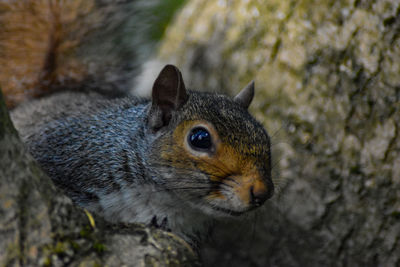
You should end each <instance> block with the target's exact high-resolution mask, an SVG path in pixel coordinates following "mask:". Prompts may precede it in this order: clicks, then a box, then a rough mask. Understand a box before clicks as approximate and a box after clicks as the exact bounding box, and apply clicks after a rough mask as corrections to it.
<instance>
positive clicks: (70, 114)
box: [0, 0, 274, 241]
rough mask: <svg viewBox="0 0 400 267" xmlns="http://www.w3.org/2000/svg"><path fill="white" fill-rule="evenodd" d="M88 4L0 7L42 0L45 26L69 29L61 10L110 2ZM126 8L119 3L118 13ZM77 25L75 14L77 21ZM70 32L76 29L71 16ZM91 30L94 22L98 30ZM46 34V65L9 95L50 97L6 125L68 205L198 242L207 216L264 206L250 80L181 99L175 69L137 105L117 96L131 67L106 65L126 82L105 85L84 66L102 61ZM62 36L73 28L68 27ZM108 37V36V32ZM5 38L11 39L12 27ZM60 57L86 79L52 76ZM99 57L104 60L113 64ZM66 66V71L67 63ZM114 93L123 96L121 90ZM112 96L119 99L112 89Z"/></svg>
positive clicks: (266, 144) (262, 160)
mask: <svg viewBox="0 0 400 267" xmlns="http://www.w3.org/2000/svg"><path fill="white" fill-rule="evenodd" d="M89 2H90V3H91V4H84V3H85V2H84V1H81V0H76V1H71V2H68V1H67V2H65V1H56V0H54V1H42V0H39V1H37V2H34V1H29V0H28V1H24V2H23V3H22V2H21V3H17V2H15V3H14V2H13V3H11V2H10V3H7V2H6V3H3V5H15V8H16V9H17V10H20V9H22V10H24V11H26V10H30V8H33V9H35V10H36V9H37V10H40V11H42V9H41V8H42V6H41V5H45V3H50V9H49V10H50V11H51V12H50V14H53V16H52V17H53V20H51V23H53V24H52V25H53V26H54V25H55V26H57V25H58V26H59V25H63V26H66V24H68V23H62V20H61V18H62V14H65V13H62V12H60V10H63V8H64V9H65V6H63V5H67V6H68V5H71V3H76V6H74V8H75V9H78V10H83V11H84V10H89V11H90V10H91V9H96V6H97V5H99V6H102V9H100V10H103V8H104V6H105V7H109V6H110V5H112V3H111V2H110V3H109V2H107V1H105V2H104V3H103V4H100V3H101V2H102V1H89ZM89 2H87V3H89ZM129 3H130V1H123V4H120V5H121V6H124V5H125V4H126V5H128V4H129ZM30 5H32V6H33V7H30ZM36 5H37V6H36ZM81 5H85V6H86V5H88V6H86V7H87V9H79V7H80V6H81ZM1 7H2V6H1V5H0V8H1ZM46 7H47V6H46ZM105 10H108V11H107V12H105V11H104V12H103V11H102V12H100V13H99V14H106V15H104V16H100V17H99V16H98V15H96V14H98V13H95V14H94V15H93V14H92V15H91V16H89V19H86V20H84V22H85V23H89V22H90V21H91V20H94V21H97V22H98V21H99V18H100V21H103V20H102V18H109V17H110V16H109V14H114V15H115V14H117V13H118V12H114V11H113V10H115V9H111V10H112V12H111V11H109V9H108V8H106V9H105ZM89 11H88V14H89V13H90V12H89ZM37 12H38V11H37ZM37 12H36V13H35V12H33V13H32V14H37ZM110 12H111V13H110ZM28 13H29V12H28ZM2 14H3V15H2V16H0V22H3V23H5V25H6V26H7V27H12V26H10V25H9V24H8V23H7V21H6V20H4V18H7V17H10V16H11V18H12V17H13V16H12V14H11V15H10V14H9V11H6V12H3V13H2ZM4 14H5V15H4ZM29 14H30V15H32V14H31V13H29ZM85 14H86V13H85ZM124 14H125V13H124ZM67 17H68V16H67ZM70 17H71V16H70ZM70 17H69V18H70ZM72 17H73V16H72ZM83 17H84V16H77V19H78V18H79V19H81V20H82V18H83ZM111 17H118V16H111ZM120 19H121V18H118V19H117V20H120ZM54 20H55V22H54ZM60 21H61V22H60ZM104 21H107V20H106V19H105V20H104ZM104 21H103V22H104ZM69 24H71V25H76V24H75V23H74V20H72V21H71V22H69ZM116 24H118V23H116ZM84 25H86V24H84ZM99 25H101V23H100V24H99ZM99 25H97V24H96V27H95V29H98V28H99V27H100V26H99ZM118 25H120V24H118ZM45 28H46V29H47V30H48V29H53V30H51V31H50V32H49V36H50V38H49V39H48V42H49V46H48V48H47V49H45V50H44V52H43V53H44V55H42V57H41V58H43V59H44V65H43V66H50V67H49V68H48V67H46V68H42V69H41V68H39V70H37V72H35V75H34V76H35V77H36V78H35V80H34V81H33V82H32V83H17V84H18V88H17V89H18V90H17V91H20V90H23V88H24V87H26V89H27V90H33V91H34V92H38V91H37V90H39V92H42V91H43V90H44V91H46V92H47V93H46V94H42V93H37V94H33V93H32V94H31V93H30V95H31V96H40V98H39V99H34V100H30V101H26V102H24V103H23V104H20V105H18V106H17V107H16V108H14V109H13V110H12V112H11V117H12V120H13V122H14V124H15V126H16V128H17V130H18V132H19V134H20V136H21V138H22V139H23V141H24V142H25V143H26V145H27V147H28V149H29V151H30V152H31V154H32V155H33V157H34V158H35V159H36V160H37V161H38V162H39V164H40V165H41V167H42V168H43V170H45V172H46V173H47V174H48V175H49V176H50V177H51V178H52V180H53V181H54V183H55V184H56V186H57V187H58V188H60V189H61V190H63V191H64V192H65V194H66V195H67V196H69V197H70V198H71V199H72V200H73V201H74V202H75V203H76V204H78V205H80V206H81V207H84V208H86V209H88V210H89V211H92V212H94V213H97V214H100V215H102V216H103V217H104V218H105V219H106V220H108V221H111V222H141V223H145V224H156V225H158V226H162V227H164V228H166V229H170V230H172V231H173V232H175V233H178V234H180V235H181V236H182V237H184V238H185V239H186V240H189V241H193V240H198V239H199V238H201V236H202V235H204V233H205V232H206V231H207V229H208V226H209V225H210V224H211V223H212V222H213V220H214V219H215V218H229V217H231V216H238V215H241V214H243V213H246V212H248V211H250V210H253V209H255V208H257V207H259V206H261V205H262V204H263V203H264V202H265V201H266V200H267V199H268V198H270V197H271V196H272V194H273V190H274V187H273V183H272V181H271V154H270V140H269V136H268V134H267V132H266V131H265V129H264V128H263V126H262V125H261V124H260V123H259V122H257V121H256V120H255V119H254V118H253V117H252V116H251V115H250V114H249V112H248V111H247V108H248V106H249V105H250V103H251V101H252V99H253V96H254V83H250V84H248V85H247V86H246V87H245V88H243V89H242V91H241V92H240V93H239V94H238V95H237V96H235V97H234V98H230V97H228V96H225V95H220V94H216V93H205V92H197V91H188V90H186V87H185V84H184V81H183V78H182V74H181V72H180V71H179V69H178V68H176V67H175V66H173V65H167V66H165V67H164V68H163V69H162V70H161V72H160V74H159V75H158V77H157V79H156V80H155V81H154V85H153V88H152V96H151V99H144V98H136V97H133V96H130V95H129V94H128V93H127V92H126V88H125V87H126V74H127V73H129V72H130V71H131V66H132V65H129V64H128V65H129V66H128V65H126V66H125V67H124V66H122V69H121V70H120V69H119V68H116V67H115V64H114V65H112V68H111V70H110V74H111V76H112V77H114V76H115V75H117V74H118V73H119V72H122V73H123V74H122V77H123V78H122V80H120V79H118V78H115V77H114V78H112V79H111V80H110V79H107V78H105V77H107V67H106V65H104V66H103V65H101V66H97V67H94V68H91V67H90V66H91V65H93V64H95V65H96V64H97V65H99V64H98V62H101V57H102V55H98V58H96V60H82V58H80V57H79V56H78V60H77V61H75V60H74V57H76V56H77V55H78V54H79V53H71V52H68V53H67V52H65V51H64V50H63V49H61V48H62V47H64V46H62V45H61V44H63V40H64V39H63V35H62V34H61V35H60V34H55V32H54V28H52V27H45ZM55 29H56V32H57V31H58V30H59V29H58V28H57V27H55ZM81 31H82V32H83V33H86V31H85V30H84V29H83V30H82V29H79V31H78V33H79V34H77V36H81V35H82V34H81ZM61 32H63V33H65V32H69V29H64V30H63V31H61ZM94 32H96V31H94ZM106 32H107V34H111V32H112V30H107V31H106ZM122 32H123V31H122ZM3 34H4V33H3ZM8 34H12V30H10V31H9V33H8ZM89 35H90V34H89ZM95 35H96V34H95ZM17 36H18V35H17ZM24 36H25V35H24ZM67 36H68V37H71V36H74V35H73V34H71V33H70V34H68V35H67ZM107 36H108V35H107ZM1 37H3V40H6V41H0V46H4V47H8V49H9V51H11V50H10V49H11V48H12V45H11V43H12V42H11V41H10V42H8V41H7V40H8V39H7V38H8V37H7V36H1ZM55 37H57V38H58V39H57V38H56V39H57V40H58V41H57V42H56V44H57V45H56V46H54V45H53V44H52V42H53V41H54V38H55ZM71 38H72V37H71ZM85 38H89V37H85ZM85 38H84V39H85ZM109 39H110V40H113V38H111V37H110V38H109ZM107 40H108V39H107ZM36 41H37V40H36ZM68 43H71V44H74V45H75V46H74V47H75V48H76V47H78V48H79V49H78V48H76V49H74V51H81V50H82V49H83V48H84V47H86V43H85V42H83V43H82V44H80V43H79V42H78V43H77V42H73V41H71V40H69V42H68ZM92 45H94V43H93V42H91V43H90V47H91V49H89V50H85V49H83V51H90V52H91V53H95V51H96V49H95V46H94V48H93V47H92ZM103 46H104V44H103ZM105 46H106V47H107V45H105ZM68 47H69V46H65V47H64V48H68ZM82 47H83V48H82ZM24 49H27V47H25V48H24ZM24 49H23V50H24ZM125 49H126V47H125V48H124V49H123V50H124V51H125ZM24 51H25V50H24ZM100 51H103V50H102V49H101V50H100ZM25 52H26V51H25ZM64 52H65V53H64ZM10 53H11V54H12V52H10ZM57 53H61V56H65V57H66V58H68V60H67V61H66V62H82V63H84V64H79V66H84V70H85V71H78V72H79V73H83V74H85V75H83V76H76V75H72V76H71V75H70V74H71V73H72V74H73V73H74V72H71V71H66V72H59V70H62V69H63V65H62V62H63V61H58V60H57V58H60V57H59V56H60V55H58V57H57ZM91 53H89V55H92V54H91ZM54 54H55V55H54ZM117 54H118V53H117ZM7 55H8V54H7V53H5V54H4V55H0V60H2V61H7V62H8V63H7V64H11V65H12V64H14V63H15V64H19V63H18V62H17V61H12V60H10V57H8V56H7ZM51 56H53V57H51ZM49 57H50V58H49ZM89 58H92V59H93V56H89ZM118 58H119V59H122V58H123V57H121V55H120V56H118ZM79 59H80V60H79ZM106 59H107V62H112V56H110V55H108V56H106ZM49 60H50V61H49ZM21 62H22V63H23V64H22V63H21V64H22V65H23V66H24V67H23V68H22V69H30V67H29V66H25V65H24V64H27V65H29V62H24V61H23V60H22V61H21ZM118 62H119V61H118V60H117V62H116V63H118ZM50 63H52V64H50ZM56 63H57V64H56ZM68 64H69V63H68ZM68 64H67V66H65V67H69V65H68ZM11 65H6V66H5V68H8V72H7V71H6V72H4V73H10V71H11V70H12V69H13V68H16V69H18V66H14V65H12V66H11ZM10 66H11V67H10ZM35 66H36V65H35ZM74 66H75V65H74ZM90 69H92V71H89V70H90ZM93 69H94V70H95V71H93ZM36 74H38V75H36ZM64 74H68V75H67V76H64ZM22 76H23V75H22ZM9 77H11V76H7V75H2V76H0V81H1V82H2V83H3V84H4V85H3V86H5V89H4V90H5V93H6V96H7V95H8V96H10V95H11V96H12V95H13V93H8V92H14V93H15V90H16V89H15V88H14V87H15V86H13V85H12V84H13V83H12V80H18V77H13V78H12V79H11V78H10V79H8V78H9ZM66 77H67V78H66ZM97 77H98V79H97ZM4 81H5V82H4ZM114 85H115V86H114ZM21 88H22V89H21ZM124 88H125V89H124ZM114 89H115V90H114ZM121 90H122V91H123V90H125V93H124V94H120V93H118V92H121ZM115 91H116V92H117V93H112V92H115ZM110 92H111V93H110ZM14 96H15V94H14ZM9 99H13V98H12V97H11V98H9Z"/></svg>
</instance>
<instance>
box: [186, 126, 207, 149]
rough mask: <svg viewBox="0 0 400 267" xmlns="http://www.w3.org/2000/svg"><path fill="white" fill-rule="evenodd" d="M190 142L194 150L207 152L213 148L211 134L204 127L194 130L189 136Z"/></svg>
mask: <svg viewBox="0 0 400 267" xmlns="http://www.w3.org/2000/svg"><path fill="white" fill-rule="evenodd" d="M188 139H189V140H188V141H189V144H190V146H191V147H192V148H193V149H197V150H206V149H209V148H211V146H212V142H211V134H210V133H209V132H208V131H207V130H206V129H205V128H203V127H196V128H194V129H193V130H192V131H191V133H190V134H189V136H188Z"/></svg>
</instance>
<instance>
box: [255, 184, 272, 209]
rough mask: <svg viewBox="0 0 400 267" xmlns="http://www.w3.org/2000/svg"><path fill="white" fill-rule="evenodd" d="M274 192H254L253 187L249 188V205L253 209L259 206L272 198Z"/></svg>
mask: <svg viewBox="0 0 400 267" xmlns="http://www.w3.org/2000/svg"><path fill="white" fill-rule="evenodd" d="M273 192H274V190H273V189H269V190H258V191H257V190H254V186H251V187H250V203H251V205H253V206H255V207H259V206H261V205H262V204H263V203H264V202H265V201H266V200H267V199H269V198H270V197H272V194H273Z"/></svg>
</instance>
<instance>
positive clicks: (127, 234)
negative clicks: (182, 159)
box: [0, 91, 198, 266]
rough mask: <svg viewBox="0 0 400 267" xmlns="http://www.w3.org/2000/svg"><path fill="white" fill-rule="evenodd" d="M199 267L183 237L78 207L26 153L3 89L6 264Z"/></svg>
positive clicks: (0, 178) (0, 225) (1, 200)
mask: <svg viewBox="0 0 400 267" xmlns="http://www.w3.org/2000/svg"><path fill="white" fill-rule="evenodd" d="M67 265H68V266H104V265H107V266H196V265H198V261H197V258H196V255H195V254H194V252H193V251H192V250H191V248H190V247H189V246H188V244H186V243H185V242H184V241H182V240H181V239H180V238H178V237H176V236H174V235H173V234H171V233H168V232H163V231H161V230H159V229H155V228H149V227H145V226H143V225H136V224H133V225H109V224H107V223H106V222H104V221H103V220H102V219H101V218H96V217H93V216H92V215H91V214H89V213H86V212H85V211H83V210H81V209H79V208H77V207H76V206H74V205H73V204H72V203H71V201H70V199H68V198H67V197H65V196H64V195H63V194H61V193H60V192H58V191H57V189H56V188H55V187H54V186H53V184H52V182H51V180H50V178H49V177H48V176H47V175H45V174H44V173H43V172H42V171H41V169H40V168H39V167H38V165H37V164H36V162H35V161H34V160H33V158H32V157H31V156H30V155H29V154H28V153H27V152H26V149H25V147H24V146H23V144H22V143H21V141H20V139H19V138H18V135H17V132H16V131H15V129H14V127H13V125H12V123H11V121H10V119H9V116H8V111H7V109H6V107H5V104H4V101H3V96H2V94H1V91H0V266H67Z"/></svg>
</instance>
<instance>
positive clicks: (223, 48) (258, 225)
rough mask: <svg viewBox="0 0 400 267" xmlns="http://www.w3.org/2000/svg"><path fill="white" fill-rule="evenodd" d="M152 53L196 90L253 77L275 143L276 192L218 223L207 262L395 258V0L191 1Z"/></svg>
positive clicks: (337, 262)
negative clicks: (245, 214) (256, 209)
mask: <svg viewBox="0 0 400 267" xmlns="http://www.w3.org/2000/svg"><path fill="white" fill-rule="evenodd" d="M159 58H160V59H161V60H163V61H167V62H173V63H175V64H177V65H178V66H179V67H180V68H181V69H182V70H183V75H184V77H186V81H185V82H186V83H187V84H188V85H189V86H188V87H189V88H190V87H191V88H193V89H202V88H208V89H210V90H221V91H224V92H228V93H231V94H232V95H233V94H234V93H235V92H238V91H239V89H240V88H242V87H243V86H244V85H245V84H247V83H248V82H249V81H250V80H252V79H255V83H256V98H255V102H254V103H253V104H252V113H253V114H254V115H255V116H256V117H257V118H258V119H259V120H260V121H262V122H263V123H264V125H265V126H266V128H267V129H268V130H269V132H270V135H271V139H272V143H273V144H274V145H273V149H274V150H273V158H274V160H275V164H274V165H273V168H274V169H275V183H276V185H277V187H278V189H279V190H278V192H277V194H276V196H275V199H274V200H272V201H270V202H269V203H268V204H267V205H265V207H264V210H263V211H262V212H260V213H257V214H253V215H251V216H249V218H247V219H246V220H244V222H242V223H239V224H238V223H237V222H235V223H230V224H228V225H227V224H226V223H220V224H219V225H217V227H216V229H215V231H214V234H215V236H214V239H215V241H213V242H210V243H209V244H208V245H207V246H205V247H204V249H203V257H204V259H205V260H206V265H209V266H211V265H214V266H399V265H400V153H399V152H400V138H399V127H400V112H399V107H400V2H399V1H388V0H375V1H372V0H365V1H364V0H360V1H358V0H354V1H305V0H303V1H295V0H285V1H282V0H269V1H256V0H249V1H239V0H229V1H214V2H212V3H211V2H210V1H205V0H193V1H190V2H189V3H188V4H187V5H186V6H185V8H184V9H183V10H182V11H181V13H180V15H179V16H178V17H177V18H176V20H175V22H174V23H173V25H172V26H171V27H170V29H169V30H168V32H167V34H166V39H165V40H164V43H163V45H162V46H161V48H160V56H159ZM238 229H242V230H238ZM240 232H242V233H240Z"/></svg>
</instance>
